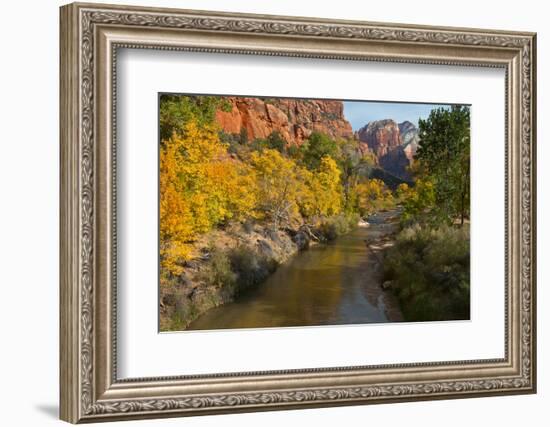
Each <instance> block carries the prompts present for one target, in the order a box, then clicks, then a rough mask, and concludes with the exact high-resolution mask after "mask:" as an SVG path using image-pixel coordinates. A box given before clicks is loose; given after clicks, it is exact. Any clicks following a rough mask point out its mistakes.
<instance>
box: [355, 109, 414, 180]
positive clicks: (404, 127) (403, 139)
mask: <svg viewBox="0 0 550 427" xmlns="http://www.w3.org/2000/svg"><path fill="white" fill-rule="evenodd" d="M356 136H357V138H358V139H359V141H361V142H362V143H363V144H365V145H366V146H367V147H368V148H369V149H370V150H371V151H372V152H373V153H374V154H375V155H376V158H377V160H378V164H379V165H380V166H381V167H382V168H383V169H385V170H386V171H388V172H390V173H392V174H393V175H395V176H397V177H399V178H402V179H404V180H410V179H411V176H410V173H409V171H408V170H407V169H408V167H409V166H410V164H411V163H412V160H413V157H414V155H415V153H416V150H417V148H418V144H419V138H418V129H417V128H416V127H415V126H414V125H413V124H412V123H411V122H408V121H405V122H403V123H400V124H397V123H396V122H395V121H394V120H377V121H372V122H369V123H368V124H367V125H366V126H363V127H362V128H361V129H359V130H358V131H357V133H356Z"/></svg>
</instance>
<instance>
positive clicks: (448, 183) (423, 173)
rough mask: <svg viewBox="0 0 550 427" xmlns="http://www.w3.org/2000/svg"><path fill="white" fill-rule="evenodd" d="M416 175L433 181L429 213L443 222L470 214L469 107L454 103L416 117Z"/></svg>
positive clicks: (467, 216)
mask: <svg viewBox="0 0 550 427" xmlns="http://www.w3.org/2000/svg"><path fill="white" fill-rule="evenodd" d="M419 131H420V133H419V135H420V141H421V143H420V147H419V149H418V151H417V153H416V156H415V159H416V160H418V163H419V164H418V167H417V170H418V174H419V175H420V177H421V178H422V179H424V180H426V181H429V182H431V183H432V184H433V190H434V197H435V201H434V208H433V209H432V212H433V213H434V214H435V215H436V216H437V217H439V218H440V219H442V220H444V221H446V222H449V223H450V222H453V221H454V220H456V219H459V220H460V223H461V224H464V221H465V220H466V219H468V218H469V215H470V108H469V107H468V106H460V105H453V106H452V107H451V108H450V109H446V108H437V109H434V110H432V112H431V113H430V116H429V117H428V118H427V119H426V120H419Z"/></svg>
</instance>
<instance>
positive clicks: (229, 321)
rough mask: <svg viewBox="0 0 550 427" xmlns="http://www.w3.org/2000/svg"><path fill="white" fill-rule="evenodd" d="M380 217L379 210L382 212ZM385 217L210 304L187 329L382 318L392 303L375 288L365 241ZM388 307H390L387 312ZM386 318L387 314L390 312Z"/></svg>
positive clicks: (381, 228)
mask: <svg viewBox="0 0 550 427" xmlns="http://www.w3.org/2000/svg"><path fill="white" fill-rule="evenodd" d="M381 215H384V214H381ZM384 219H385V218H384V217H383V216H382V217H380V216H379V217H378V218H373V219H372V221H371V227H369V228H357V229H356V230H354V231H352V232H351V233H350V234H347V235H346V236H343V237H341V238H339V239H337V240H336V241H334V242H332V243H330V244H327V245H317V246H313V247H312V248H311V249H310V250H308V251H305V252H302V253H300V254H298V255H297V256H295V257H294V258H293V259H291V260H290V261H289V262H288V263H285V264H283V265H282V266H280V267H279V268H278V270H277V271H276V272H275V273H274V274H273V275H271V276H270V277H269V278H268V279H267V281H266V282H265V283H263V284H262V285H260V286H259V287H257V288H255V289H253V290H250V291H248V292H247V293H246V294H244V295H241V296H240V297H239V299H238V300H237V301H235V302H232V303H229V304H226V305H223V306H220V307H217V308H214V309H212V310H210V311H209V312H207V313H205V314H204V315H203V316H201V317H200V318H198V319H197V320H196V321H195V322H193V323H192V324H191V325H190V326H189V328H188V329H202V330H205V329H227V328H231V329H233V328H262V327H281V326H312V325H338V324H357V323H378V322H387V321H391V320H394V319H388V314H387V313H388V312H390V313H391V312H392V311H393V312H395V311H396V310H397V309H396V302H395V300H394V299H393V298H392V296H391V295H388V294H386V292H384V291H383V290H382V289H381V287H380V271H378V270H379V269H378V268H377V264H376V263H375V262H373V260H370V259H369V255H368V252H367V250H366V247H365V240H366V239H372V238H373V237H377V236H380V235H381V234H385V233H387V232H388V231H389V230H388V228H387V224H385V223H384ZM388 308H389V310H388ZM390 317H391V316H390Z"/></svg>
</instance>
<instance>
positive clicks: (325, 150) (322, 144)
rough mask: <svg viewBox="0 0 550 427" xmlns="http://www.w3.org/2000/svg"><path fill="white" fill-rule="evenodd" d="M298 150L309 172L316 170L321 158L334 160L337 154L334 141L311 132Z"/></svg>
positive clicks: (323, 135)
mask: <svg viewBox="0 0 550 427" xmlns="http://www.w3.org/2000/svg"><path fill="white" fill-rule="evenodd" d="M300 148H301V151H302V161H303V163H304V165H305V166H306V167H307V168H308V169H309V170H316V169H318V168H319V165H320V164H321V159H322V158H323V157H325V156H329V157H332V158H333V159H336V158H338V154H339V153H338V144H337V143H336V141H334V140H333V139H331V138H330V137H329V136H328V135H325V134H324V133H320V132H313V133H312V134H311V135H310V136H309V138H308V139H307V141H306V142H304V143H303V144H302V146H301V147H300Z"/></svg>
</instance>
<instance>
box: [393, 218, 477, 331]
mask: <svg viewBox="0 0 550 427" xmlns="http://www.w3.org/2000/svg"><path fill="white" fill-rule="evenodd" d="M384 279H385V280H389V281H391V282H392V289H393V290H394V291H395V293H396V295H397V297H398V299H399V301H400V304H401V310H402V312H403V315H404V317H405V320H407V321H432V320H459V319H469V318H470V230H469V226H468V225H464V226H463V227H455V226H448V225H440V226H438V227H437V228H429V227H426V226H420V225H419V224H415V225H412V226H410V227H408V228H405V229H404V230H402V231H401V232H400V233H399V234H398V235H397V239H396V242H395V245H394V246H393V247H392V248H390V249H389V250H388V252H387V253H386V256H385V260H384Z"/></svg>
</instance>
